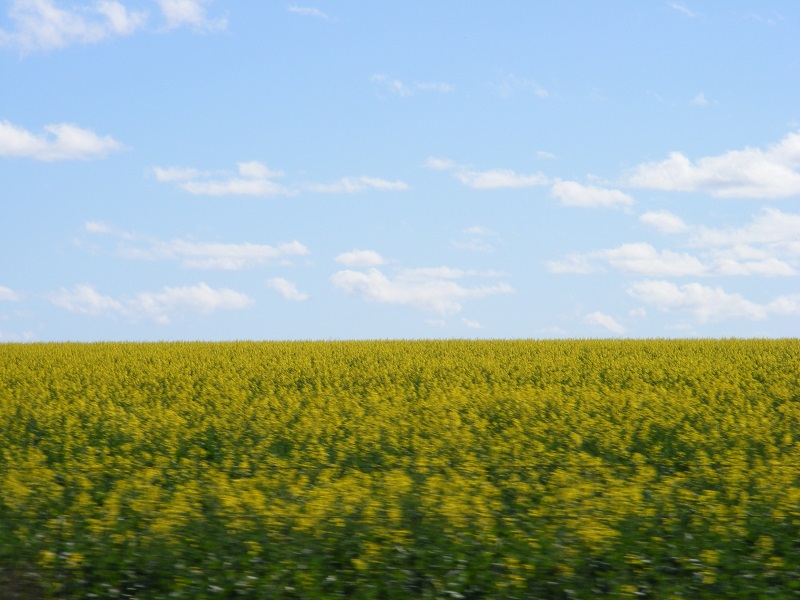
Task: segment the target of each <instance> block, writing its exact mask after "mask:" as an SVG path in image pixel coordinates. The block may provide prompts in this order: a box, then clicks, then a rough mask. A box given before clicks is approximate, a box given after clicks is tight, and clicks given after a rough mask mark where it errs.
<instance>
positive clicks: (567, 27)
mask: <svg viewBox="0 0 800 600" xmlns="http://www.w3.org/2000/svg"><path fill="white" fill-rule="evenodd" d="M798 31H800V4H798V3H796V2H794V1H788V0H787V1H783V2H759V3H755V2H741V1H730V2H700V1H691V0H687V1H685V2H671V1H664V2H662V1H649V2H642V1H641V0H629V1H623V0H620V1H617V2H602V3H601V2H588V1H583V2H577V1H569V0H567V1H564V2H548V3H544V2H523V1H508V2H494V3H488V2H485V3H478V2H458V1H455V0H442V1H438V2H435V3H433V2H393V3H387V2H380V3H378V2H375V3H366V2H355V1H349V2H334V1H319V2H313V3H307V4H306V3H301V4H292V3H288V4H285V3H280V2H255V1H244V2H241V1H240V2H230V1H228V2H224V1H222V0H129V1H122V0H95V1H91V2H90V1H86V0H83V1H68V0H2V1H0V89H1V90H2V91H0V208H1V209H2V213H0V214H2V217H1V220H0V222H1V223H2V236H0V252H1V254H0V341H28V340H32V341H48V340H76V341H92V340H172V339H179V340H183V339H190V340H194V339H204V340H226V339H363V338H370V339H382V338H560V337H566V338H588V337H696V336H702V337H732V336H737V337H753V336H757V337H762V336H763V337H784V336H791V337H795V336H798V335H800V280H799V279H798V274H799V273H800V202H799V201H800V36H798V35H797V32H798Z"/></svg>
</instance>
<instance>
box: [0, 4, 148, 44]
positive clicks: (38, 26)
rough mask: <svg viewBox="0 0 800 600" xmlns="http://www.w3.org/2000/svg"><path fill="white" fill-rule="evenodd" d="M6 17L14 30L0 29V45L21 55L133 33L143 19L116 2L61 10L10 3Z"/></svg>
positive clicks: (46, 6)
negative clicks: (10, 48)
mask: <svg viewBox="0 0 800 600" xmlns="http://www.w3.org/2000/svg"><path fill="white" fill-rule="evenodd" d="M9 18H10V20H11V22H12V23H13V24H14V29H12V30H11V31H4V30H1V29H0V45H3V46H9V47H13V48H17V49H18V50H20V51H21V52H23V53H27V52H31V51H35V50H53V49H57V48H64V47H66V46H70V45H72V44H94V43H97V42H100V41H102V40H104V39H107V38H110V37H114V36H123V35H129V34H131V33H134V32H135V31H136V30H138V29H140V28H141V27H142V26H143V25H144V24H145V21H146V20H147V15H146V14H145V13H143V12H131V11H129V10H128V9H127V8H126V7H125V5H124V4H122V3H121V2H117V1H116V0H97V1H95V2H94V3H93V4H89V5H86V6H83V7H81V8H72V7H67V8H61V7H59V5H58V3H57V2H55V1H54V0H13V2H11V9H10V11H9Z"/></svg>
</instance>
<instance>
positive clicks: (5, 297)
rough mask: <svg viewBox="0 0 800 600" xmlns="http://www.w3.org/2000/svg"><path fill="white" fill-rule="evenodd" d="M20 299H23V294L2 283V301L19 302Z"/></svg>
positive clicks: (0, 289)
mask: <svg viewBox="0 0 800 600" xmlns="http://www.w3.org/2000/svg"><path fill="white" fill-rule="evenodd" d="M19 300H22V294H20V293H19V292H15V291H14V290H12V289H11V288H10V287H6V286H4V285H0V301H5V302H18V301H19Z"/></svg>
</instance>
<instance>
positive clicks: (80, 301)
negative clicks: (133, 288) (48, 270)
mask: <svg viewBox="0 0 800 600" xmlns="http://www.w3.org/2000/svg"><path fill="white" fill-rule="evenodd" d="M50 301H51V302H52V303H53V304H54V305H55V306H58V307H59V308H63V309H64V310H67V311H69V312H72V313H77V314H84V315H90V316H122V317H127V318H131V319H140V318H146V319H150V320H152V321H154V322H156V323H160V324H167V323H169V322H170V316H171V315H173V314H175V313H178V314H183V313H187V312H190V313H197V314H210V313H212V312H215V311H217V310H240V309H243V308H247V307H249V306H250V305H252V304H253V302H254V301H253V299H252V298H250V297H249V296H247V295H246V294H242V293H241V292H237V291H234V290H231V289H226V288H223V289H215V288H212V287H210V286H208V285H206V284H205V283H199V284H197V285H193V286H182V287H165V288H164V289H163V290H162V291H160V292H139V293H137V294H136V295H135V296H133V297H132V298H129V299H126V300H119V299H116V298H113V297H111V296H106V295H103V294H100V293H99V292H98V291H97V290H95V288H94V287H93V286H91V285H85V284H81V285H76V286H74V287H73V288H72V289H71V290H68V289H66V288H61V290H60V291H58V292H56V293H54V294H51V296H50Z"/></svg>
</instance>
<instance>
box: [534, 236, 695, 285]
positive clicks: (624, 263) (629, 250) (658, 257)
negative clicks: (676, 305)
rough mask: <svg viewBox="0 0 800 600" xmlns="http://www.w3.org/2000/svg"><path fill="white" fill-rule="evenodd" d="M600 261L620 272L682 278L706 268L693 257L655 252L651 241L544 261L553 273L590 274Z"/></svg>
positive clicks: (596, 268) (666, 251) (662, 251)
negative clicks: (649, 242) (548, 261)
mask: <svg viewBox="0 0 800 600" xmlns="http://www.w3.org/2000/svg"><path fill="white" fill-rule="evenodd" d="M597 261H602V262H605V263H607V264H608V265H609V266H611V267H612V268H613V269H616V270H618V271H622V272H623V273H628V274H636V275H650V276H658V275H660V276H667V277H682V276H686V275H702V274H705V273H706V272H707V268H706V267H705V266H704V265H703V263H702V262H700V261H699V260H698V259H697V258H695V257H694V256H691V255H689V254H678V253H677V252H672V251H671V250H661V251H658V250H656V249H655V248H653V246H651V245H650V244H645V243H635V244H623V245H621V246H619V247H617V248H609V249H607V250H597V251H593V252H587V253H585V254H570V255H567V257H566V259H565V260H562V261H553V262H550V263H547V266H548V269H549V270H550V271H551V272H553V273H591V272H594V271H597V270H598V269H599V267H598V266H596V265H595V264H594V262H597Z"/></svg>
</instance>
